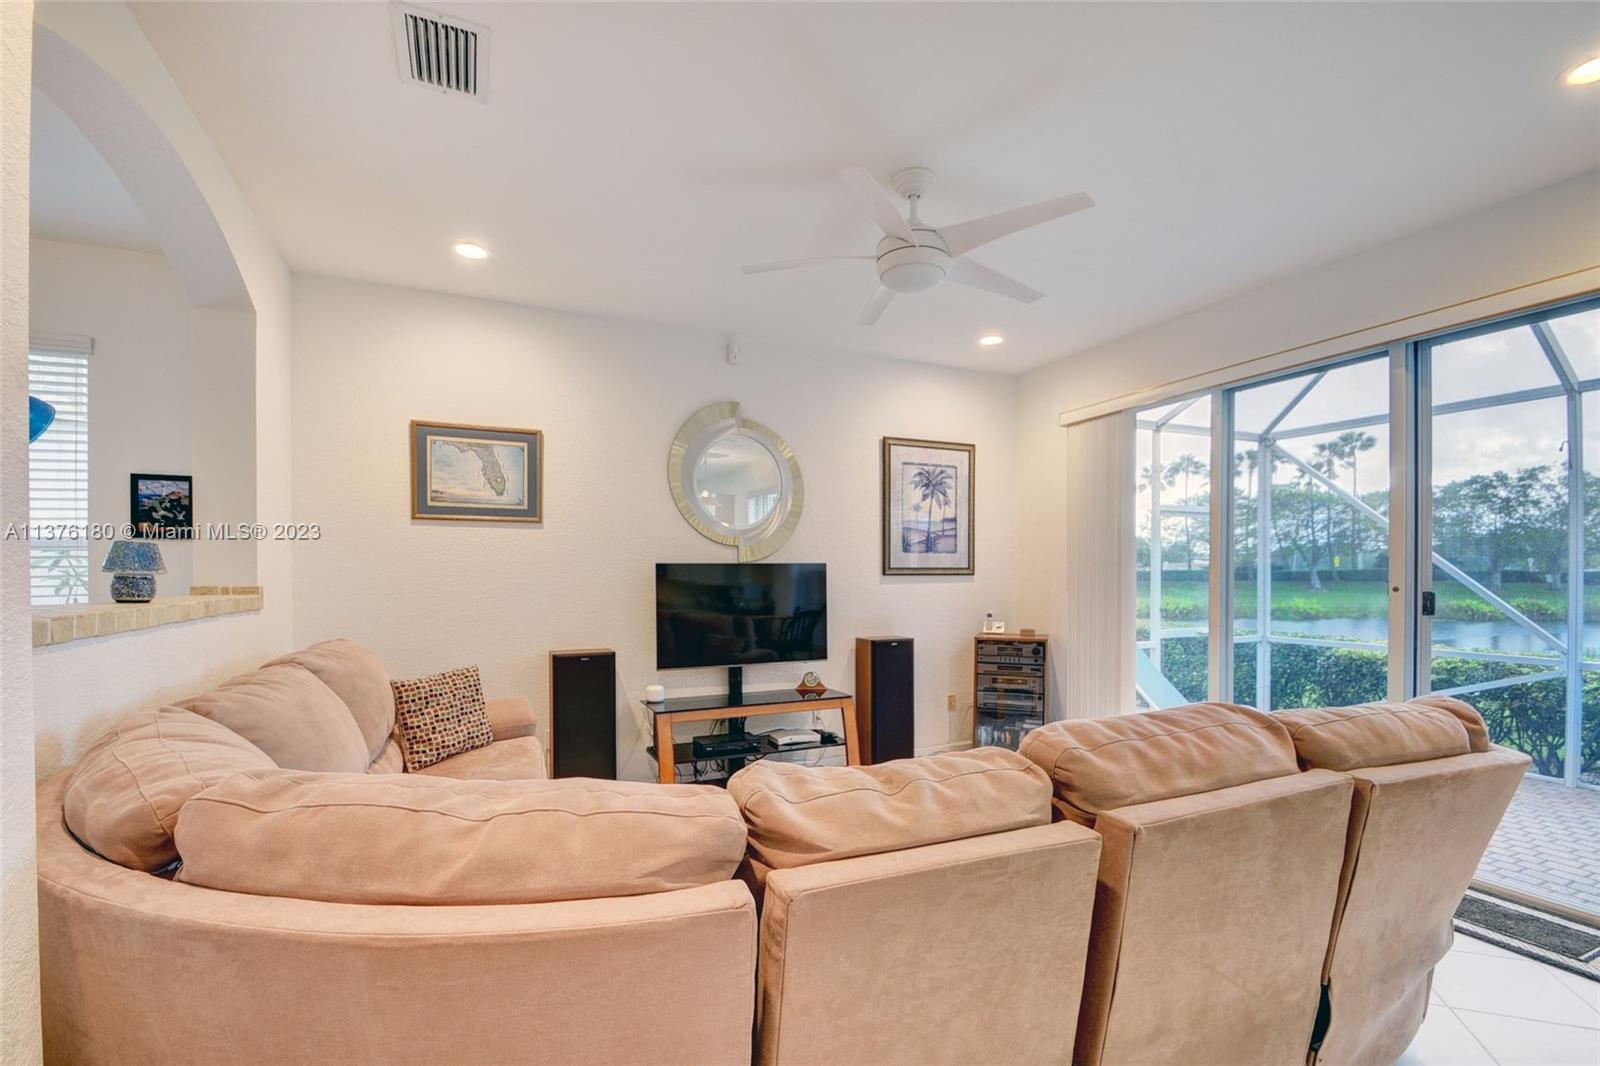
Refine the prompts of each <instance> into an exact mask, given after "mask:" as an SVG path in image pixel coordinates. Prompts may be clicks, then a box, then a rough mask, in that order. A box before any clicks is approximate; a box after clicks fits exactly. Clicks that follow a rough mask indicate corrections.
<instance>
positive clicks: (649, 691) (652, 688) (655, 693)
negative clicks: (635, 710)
mask: <svg viewBox="0 0 1600 1066" xmlns="http://www.w3.org/2000/svg"><path fill="white" fill-rule="evenodd" d="M666 698H667V690H666V689H665V688H662V687H661V686H660V685H646V686H645V687H644V701H645V702H646V703H660V702H662V701H663V700H665V699H666Z"/></svg>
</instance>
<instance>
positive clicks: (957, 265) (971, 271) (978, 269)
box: [944, 259, 1044, 304]
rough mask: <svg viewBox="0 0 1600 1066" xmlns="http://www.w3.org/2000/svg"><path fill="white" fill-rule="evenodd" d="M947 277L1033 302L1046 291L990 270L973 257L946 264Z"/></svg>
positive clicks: (1027, 302)
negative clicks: (973, 259)
mask: <svg viewBox="0 0 1600 1066" xmlns="http://www.w3.org/2000/svg"><path fill="white" fill-rule="evenodd" d="M944 269H945V277H946V278H947V279H948V280H950V281H954V282H957V283H958V284H961V285H970V286H972V287H973V288H974V289H983V290H985V291H986V292H994V293H999V294H1000V295H1001V296H1009V297H1011V298H1012V299H1013V300H1021V301H1022V302H1023V303H1025V304H1031V303H1033V301H1035V300H1037V299H1038V298H1039V297H1041V296H1043V295H1044V293H1042V292H1040V291H1039V290H1038V289H1030V288H1028V287H1027V286H1026V285H1024V284H1023V283H1022V282H1020V281H1014V280H1012V279H1011V278H1008V277H1006V276H1005V275H1004V274H1002V273H1000V272H999V271H998V270H990V269H989V268H988V267H986V266H984V265H983V264H982V263H975V262H973V261H972V260H971V259H952V260H950V262H949V263H947V264H945V268H944Z"/></svg>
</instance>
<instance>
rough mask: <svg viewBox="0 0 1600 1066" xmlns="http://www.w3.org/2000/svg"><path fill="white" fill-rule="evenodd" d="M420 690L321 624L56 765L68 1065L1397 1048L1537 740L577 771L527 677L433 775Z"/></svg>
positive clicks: (57, 1059)
mask: <svg viewBox="0 0 1600 1066" xmlns="http://www.w3.org/2000/svg"><path fill="white" fill-rule="evenodd" d="M388 686H389V678H388V675H387V673H386V672H385V671H384V669H383V667H382V665H381V663H379V662H378V660H377V659H376V657H374V656H372V655H371V654H370V653H369V652H366V651H365V650H363V649H361V648H360V647H358V646H356V645H354V644H351V643H350V642H348V641H331V642H327V643H325V644H320V645H316V646H313V647H312V648H308V649H305V650H303V651H301V652H298V653H295V654H294V655H291V656H285V657H284V658H282V659H279V660H274V661H273V662H272V663H269V664H266V665H265V666H263V667H262V668H261V669H260V670H258V671H255V672H253V673H251V674H248V675H245V676H244V677H241V678H236V679H233V680H232V681H230V682H228V683H226V684H224V685H222V686H219V687H218V688H217V689H216V690H213V691H212V692H209V693H204V694H202V695H200V696H197V697H194V698H193V699H189V700H185V701H182V702H181V703H180V704H178V705H175V706H173V707H166V708H160V709H157V710H152V711H146V712H140V713H138V714H135V715H132V716H129V718H127V719H126V720H124V721H123V722H122V723H119V725H118V726H117V727H116V728H115V729H114V730H113V731H112V733H111V734H110V735H109V736H108V737H106V738H105V740H103V741H102V742H101V743H100V744H98V745H97V746H96V747H95V748H94V749H92V750H91V751H90V752H89V753H87V754H86V755H85V756H84V758H83V759H82V760H81V761H80V762H79V764H78V765H77V766H76V767H75V768H74V769H73V770H71V771H69V772H67V773H65V774H62V775H60V776H58V777H56V778H54V779H52V780H50V781H48V782H46V783H45V784H43V785H42V786H41V788H40V794H39V843H40V853H39V891H40V908H41V962H42V977H43V985H44V989H43V991H44V1011H45V1037H46V1057H47V1060H48V1061H50V1062H52V1063H83V1064H96V1063H108V1064H110V1063H116V1064H121V1063H142V1062H152V1063H154V1062H163V1063H189V1062H194V1063H208V1064H209V1063H239V1064H245V1063H297V1062H305V1063H313V1062H330V1061H338V1062H345V1063H369V1062H370V1063H382V1064H384V1066H392V1064H397V1063H438V1062H452V1063H455V1062H460V1063H521V1062H530V1063H531V1062H541V1063H567V1062H589V1063H629V1062H641V1063H642V1062H651V1063H659V1062H697V1063H698V1062H706V1063H748V1062H750V1061H752V1059H754V1061H756V1062H758V1063H762V1064H778V1063H784V1064H791V1063H817V1064H824V1063H830V1064H831V1063H937V1062H948V1063H972V1062H992V1063H1047V1062H1055V1063H1065V1062H1075V1063H1079V1064H1082V1066H1096V1064H1101V1063H1107V1064H1109V1063H1130V1064H1133V1063H1167V1062H1172V1063H1178V1062H1186V1063H1187V1062H1200V1061H1206V1062H1223V1061H1226V1062H1230V1063H1255V1062H1259V1063H1299V1062H1308V1063H1327V1064H1345V1063H1366V1062H1383V1061H1390V1060H1392V1059H1393V1057H1394V1056H1395V1055H1397V1054H1398V1053H1399V1050H1401V1049H1403V1048H1404V1047H1405V1045H1406V1044H1407V1043H1408V1042H1409V1040H1410V1038H1411V1036H1412V1035H1413V1034H1414V1033H1415V1031H1416V1028H1417V1026H1418V1025H1420V1022H1421V1019H1422V1014H1423V1011H1424V1010H1425V1009H1426V1003H1427V984H1428V981H1429V978H1430V974H1431V971H1432V967H1433V965H1434V964H1435V963H1436V962H1437V961H1438V959H1439V958H1440V957H1441V956H1442V954H1443V952H1444V950H1445V948H1446V947H1447V946H1448V943H1449V938H1450V916H1451V913H1452V911H1453V909H1454V906H1455V904H1456V902H1457V901H1458V900H1459V898H1460V896H1461V893H1462V892H1463V891H1464V889H1465V887H1466V884H1467V881H1468V880H1469V879H1470V877H1471V874H1472V871H1473V869H1474V868H1475V866H1476V863H1477V859H1478V857H1479V856H1480V855H1481V853H1482V850H1483V848H1484V846H1485V845H1486V844H1487V842H1488V838H1489V836H1490V834H1492V832H1493V830H1494V827H1495V825H1496V824H1497V823H1498V821H1499V818H1500V815H1501V813H1502V812H1503V810H1504V808H1505V805H1506V803H1507V802H1508V801H1509V798H1510V795H1511V793H1512V791H1513V790H1514V789H1515V787H1516V784H1517V781H1518V780H1520V778H1521V775H1522V773H1523V771H1524V770H1525V769H1526V766H1527V762H1528V760H1527V759H1526V757H1524V756H1521V755H1518V754H1516V753H1512V752H1508V751H1505V750H1504V749H1498V748H1495V747H1493V746H1492V745H1490V744H1489V742H1488V738H1487V735H1486V733H1485V732H1484V729H1483V724H1482V721H1481V720H1480V719H1479V718H1478V716H1477V715H1476V713H1475V712H1473V711H1472V709H1471V708H1469V707H1467V706H1466V705H1465V704H1461V703H1459V702H1458V701H1454V700H1449V699H1444V698H1439V697H1430V698H1427V699H1424V700H1419V701H1416V702H1414V703H1411V704H1405V705H1388V704H1378V705H1369V706H1366V707H1356V708H1342V709H1334V710H1319V711H1306V712H1289V713H1283V714H1277V715H1265V714H1260V713H1258V712H1255V711H1252V710H1250V709H1248V708H1242V707H1234V706H1229V705H1199V706H1194V707H1187V708H1179V709H1176V710H1172V711H1162V712H1151V713H1148V714H1136V715H1125V716H1121V717H1114V718H1106V719H1094V720H1086V721H1076V722H1062V723H1053V724H1051V725H1049V726H1046V727H1044V728H1043V729H1041V730H1038V731H1036V732H1035V733H1034V734H1032V735H1030V736H1029V737H1028V738H1027V740H1026V741H1025V743H1024V745H1023V748H1022V752H1021V753H1020V754H1019V753H1014V752H1008V751H1003V750H999V749H977V750H974V751H970V752H954V753H948V754H944V755H939V756H933V757H930V758H924V759H912V760H902V761H899V762H893V763H886V764H883V765H880V766H873V767H861V768H813V767H805V766H799V765H794V764H784V763H774V762H771V761H765V762H758V763H755V764H753V765H752V766H750V767H748V768H746V769H745V770H743V771H741V772H740V773H738V774H736V775H735V776H734V778H733V779H732V780H731V781H730V782H729V787H728V789H727V790H726V791H724V790H720V789H712V788H706V787H699V786H675V785H657V784H644V783H629V782H615V781H590V780H585V779H565V780H556V781H552V780H548V779H547V776H546V763H545V756H544V750H543V748H542V746H541V745H540V743H539V741H538V739H537V738H536V737H535V736H534V735H533V715H532V712H531V708H529V706H528V704H527V702H526V701H524V700H499V701H490V703H491V717H492V721H493V726H494V736H495V741H494V743H492V744H490V745H489V746H487V747H484V748H480V749H478V750H476V751H472V752H468V753H466V754H464V755H458V756H455V757H453V758H450V759H447V760H445V761H443V762H440V763H438V764H436V765H435V766H432V767H429V768H428V770H429V772H427V773H415V774H412V773H402V772H401V771H402V770H403V765H402V761H401V759H400V758H399V752H398V748H397V747H396V744H395V740H394V737H393V730H394V707H393V701H392V697H391V696H390V695H389V687H388ZM180 856H181V861H180Z"/></svg>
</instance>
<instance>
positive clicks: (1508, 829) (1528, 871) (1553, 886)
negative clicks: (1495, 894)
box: [1478, 777, 1600, 916]
mask: <svg viewBox="0 0 1600 1066" xmlns="http://www.w3.org/2000/svg"><path fill="white" fill-rule="evenodd" d="M1478 878H1479V880H1481V881H1483V882H1485V883H1487V884H1490V885H1499V886H1501V887H1504V888H1509V889H1513V890H1515V891H1517V892H1524V893H1527V894H1528V895H1530V896H1539V897H1543V898H1548V899H1552V900H1554V901H1555V902H1557V903H1560V904H1564V905H1565V906H1567V907H1572V908H1576V909H1577V910H1580V911H1585V912H1587V913H1589V914H1591V915H1596V916H1600V789H1594V788H1567V787H1566V786H1565V785H1562V784H1560V783H1559V782H1556V781H1545V780H1541V779H1538V778H1532V777H1530V778H1528V779H1526V780H1524V781H1523V782H1522V785H1521V787H1519V788H1518V789H1517V794H1516V796H1514V797H1513V798H1512V800H1511V807H1510V808H1509V809H1508V810H1507V811H1506V816H1505V819H1504V820H1503V821H1501V823H1500V828H1499V830H1498V831H1497V832H1496V833H1495V835H1494V840H1493V841H1491V842H1490V844H1489V850H1488V852H1486V853H1485V854H1484V856H1483V861H1482V862H1481V863H1479V864H1478Z"/></svg>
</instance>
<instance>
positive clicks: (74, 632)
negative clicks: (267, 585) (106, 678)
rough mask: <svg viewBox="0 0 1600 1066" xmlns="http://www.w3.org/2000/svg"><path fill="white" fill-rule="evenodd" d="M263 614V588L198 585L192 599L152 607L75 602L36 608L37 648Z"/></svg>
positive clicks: (167, 599)
mask: <svg viewBox="0 0 1600 1066" xmlns="http://www.w3.org/2000/svg"><path fill="white" fill-rule="evenodd" d="M259 610H261V586H260V585H195V586H194V587H193V588H191V589H190V590H189V595H187V596H157V597H156V598H155V599H153V600H151V601H150V602H149V603H75V604H72V605H70V606H67V607H35V608H34V610H33V646H34V647H35V648H44V647H49V646H52V645H56V644H66V643H67V642H69V641H73V640H87V639H89V638H90V637H109V636H114V635H116V634H118V633H132V632H133V631H134V630H138V629H154V628H156V627H157V626H170V625H177V624H179V623H180V622H193V621H197V620H199V619H202V618H217V617H220V616H221V615H225V614H244V613H245V612H247V611H259Z"/></svg>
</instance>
